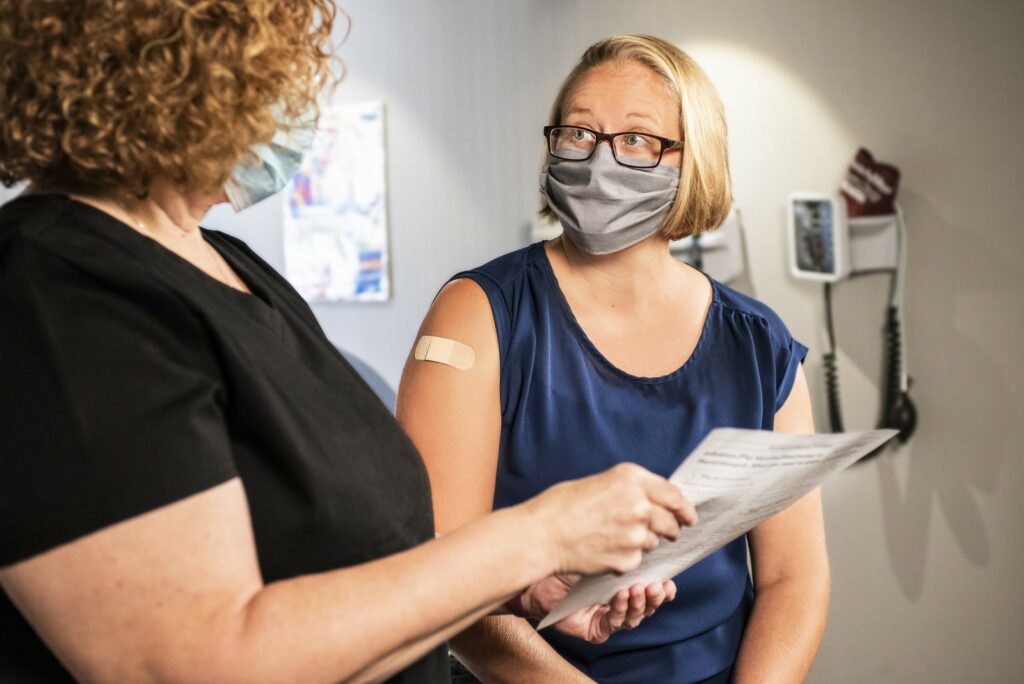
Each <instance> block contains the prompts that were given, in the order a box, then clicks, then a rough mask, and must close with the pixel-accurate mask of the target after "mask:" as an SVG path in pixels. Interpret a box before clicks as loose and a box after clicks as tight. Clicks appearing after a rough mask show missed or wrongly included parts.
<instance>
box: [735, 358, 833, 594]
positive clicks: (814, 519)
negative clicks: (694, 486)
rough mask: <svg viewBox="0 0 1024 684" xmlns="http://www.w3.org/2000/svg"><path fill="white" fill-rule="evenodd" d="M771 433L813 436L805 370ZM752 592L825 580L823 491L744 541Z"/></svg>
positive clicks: (778, 517) (778, 514) (776, 419)
mask: <svg viewBox="0 0 1024 684" xmlns="http://www.w3.org/2000/svg"><path fill="white" fill-rule="evenodd" d="M775 431H776V432H791V433H796V434H811V433H813V432H814V419H813V416H812V414H811V399H810V393H809V391H808V388H807V379H806V378H805V377H804V372H803V367H802V366H800V367H798V368H797V373H796V378H795V380H794V382H793V388H792V390H791V391H790V394H789V397H788V398H787V399H786V401H785V403H784V404H783V405H782V408H780V409H779V411H778V412H777V413H776V414H775ZM747 539H748V542H749V544H750V554H751V565H752V566H753V571H754V584H755V587H759V588H760V587H764V586H767V585H770V584H773V583H776V582H779V581H783V580H786V579H791V578H794V577H814V578H822V579H825V580H826V581H827V578H828V557H827V555H826V550H825V525H824V520H823V517H822V508H821V490H820V488H818V489H815V490H813V491H812V492H810V493H809V494H807V495H805V496H804V497H802V498H801V499H799V500H797V501H796V502H795V503H793V504H792V505H791V506H789V508H787V509H785V510H784V511H782V512H780V513H777V514H775V515H774V516H772V517H771V518H769V519H768V520H765V521H764V522H763V523H761V524H760V525H758V526H757V527H755V528H754V529H753V530H751V531H750V533H749V534H748V536H747Z"/></svg>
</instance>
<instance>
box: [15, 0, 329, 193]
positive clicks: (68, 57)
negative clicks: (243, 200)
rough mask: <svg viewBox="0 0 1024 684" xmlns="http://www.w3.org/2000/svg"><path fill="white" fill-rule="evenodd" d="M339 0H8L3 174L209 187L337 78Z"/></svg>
mask: <svg viewBox="0 0 1024 684" xmlns="http://www.w3.org/2000/svg"><path fill="white" fill-rule="evenodd" d="M335 15H336V10H335V7H334V3H333V1H332V0H2V2H0V45H2V46H3V48H2V50H0V181H2V182H3V183H4V184H5V185H8V186H9V185H12V184H14V183H16V182H19V181H30V182H32V183H35V184H37V185H40V186H45V187H47V188H50V189H56V190H63V191H70V192H91V193H106V192H113V191H117V190H122V191H128V192H131V193H134V194H136V195H138V196H140V197H142V196H144V195H145V194H146V193H147V191H148V190H149V188H150V186H151V184H152V182H153V181H154V180H155V179H156V178H166V179H168V180H170V181H171V182H172V183H174V184H175V185H176V186H178V187H180V188H181V189H183V190H186V191H214V190H215V189H218V188H220V187H221V186H223V184H224V182H225V180H226V179H227V178H228V176H229V174H230V172H231V170H232V168H233V167H234V165H235V164H237V163H238V162H239V161H241V160H243V159H246V158H247V157H248V156H249V155H250V154H251V153H250V149H251V147H252V146H253V145H254V144H257V143H266V142H269V141H270V139H271V138H272V137H273V135H274V133H275V132H276V131H277V130H278V128H280V127H281V126H282V125H285V126H287V125H289V124H288V123H286V122H290V121H296V120H298V119H299V117H301V116H303V115H307V114H308V113H309V112H310V111H314V112H315V111H316V104H317V101H318V94H319V93H320V91H321V89H322V88H323V87H325V86H327V85H329V84H331V83H333V81H334V80H335V79H334V76H333V73H332V70H331V63H332V61H333V59H334V57H333V50H332V46H331V43H330V37H331V28H332V23H333V21H334V18H335Z"/></svg>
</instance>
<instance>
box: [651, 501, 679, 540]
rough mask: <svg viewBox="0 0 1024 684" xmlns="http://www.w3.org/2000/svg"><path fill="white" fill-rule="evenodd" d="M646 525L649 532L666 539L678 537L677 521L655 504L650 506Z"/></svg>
mask: <svg viewBox="0 0 1024 684" xmlns="http://www.w3.org/2000/svg"><path fill="white" fill-rule="evenodd" d="M648 527H649V528H650V530H651V532H654V533H655V534H657V535H660V536H662V537H666V538H667V539H678V538H679V521H678V520H676V517H675V516H674V515H672V513H670V512H668V511H667V510H665V509H664V508H658V507H657V506H653V507H652V508H651V518H650V521H649V522H648Z"/></svg>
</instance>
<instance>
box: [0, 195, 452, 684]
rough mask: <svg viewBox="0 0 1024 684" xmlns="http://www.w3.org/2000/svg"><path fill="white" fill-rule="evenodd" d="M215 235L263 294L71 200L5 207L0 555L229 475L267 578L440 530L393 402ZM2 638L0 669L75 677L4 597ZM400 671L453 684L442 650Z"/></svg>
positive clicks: (8, 677)
mask: <svg viewBox="0 0 1024 684" xmlns="http://www.w3.org/2000/svg"><path fill="white" fill-rule="evenodd" d="M206 238H207V240H208V241H209V242H210V243H211V244H212V245H213V246H214V247H215V248H216V249H217V250H218V251H219V252H220V253H221V254H222V255H223V256H224V257H225V258H226V259H227V260H228V262H229V263H230V264H231V265H232V267H233V268H234V269H235V270H236V272H237V273H238V274H239V276H240V277H241V278H242V279H243V280H245V281H246V284H247V285H248V286H249V288H250V290H251V291H252V293H253V294H251V295H249V294H245V293H242V292H239V291H237V290H234V289H232V288H230V287H227V286H226V285H223V284H221V283H219V282H217V281H216V280H214V279H212V278H209V277H208V276H206V275H205V274H204V273H202V272H201V271H200V270H198V269H196V268H195V267H193V266H192V265H191V264H189V263H188V262H186V261H185V260H183V259H181V258H180V257H178V256H177V255H175V254H174V253H172V252H170V251H169V250H166V249H165V248H163V247H162V246H160V245H159V244H158V243H156V242H154V241H152V240H150V239H149V238H147V237H145V236H144V235H141V234H140V233H138V232H136V231H134V230H133V229H131V228H130V227H128V226H127V225H125V224H123V223H121V222H120V221H117V220H116V219H114V218H112V217H110V216H108V215H107V214H105V213H103V212H101V211H98V210H96V209H94V208H92V207H90V206H88V205H85V204H82V203H79V202H76V201H74V200H71V199H69V198H66V197H63V196H60V195H36V196H28V197H23V198H19V199H16V200H14V201H13V202H10V203H8V204H7V205H5V206H4V207H3V208H2V209H0V436H2V444H0V567H2V566H5V565H10V564H12V563H16V562H18V561H21V560H24V559H27V558H30V557H32V556H34V555H36V554H39V553H42V552H44V551H46V550H48V549H51V548H53V547H55V546H58V545H60V544H64V543H67V542H70V541H73V540H75V539H78V538H80V537H82V536H84V535H87V534H90V533H92V532H95V531H98V530H100V529H102V528H104V527H107V526H109V525H112V524H115V523H117V522H121V521H123V520H126V519H128V518H131V517H133V516H137V515H140V514H142V513H145V512H147V511H150V510H153V509H156V508H159V507H161V506H164V505H167V504H170V503H173V502H175V501H178V500H180V499H182V498H184V497H187V496H190V495H192V494H196V493H199V492H201V491H203V490H206V489H208V488H210V487H212V486H215V485H217V484H220V483H223V482H225V481H227V480H230V479H232V478H235V477H239V478H241V481H242V484H243V486H244V488H245V492H246V496H247V498H248V503H249V507H250V513H251V517H252V525H253V531H254V534H255V539H256V549H257V554H258V556H259V562H260V567H261V570H262V573H263V578H264V580H265V581H267V582H273V581H277V580H281V579H286V578H289V577H295V576H298V575H303V574H308V573H315V572H322V571H326V570H331V569H335V568H341V567H345V566H350V565H355V564H358V563H362V562H366V561H369V560H372V559H375V558H379V557H381V556H385V555H389V554H391V553H395V552H398V551H400V550H403V549H407V548H409V547H412V546H414V545H416V544H418V543H420V542H423V541H425V540H428V539H431V538H432V537H433V515H432V511H431V503H430V489H429V483H428V480H427V477H426V472H425V469H424V467H423V463H422V461H421V460H420V457H419V455H418V454H417V453H416V450H415V448H414V447H413V445H412V443H411V442H410V441H409V439H408V438H407V437H406V436H405V435H404V433H403V432H402V430H401V429H400V428H399V427H398V425H397V423H395V421H394V419H393V418H392V416H391V414H390V413H389V411H388V410H387V408H385V407H384V406H383V405H382V404H381V403H380V401H379V400H378V399H377V398H376V396H375V395H374V394H373V393H372V391H371V390H370V389H369V388H368V387H367V386H366V384H365V383H364V382H363V381H362V380H361V379H360V378H359V377H358V375H356V373H355V372H354V371H353V370H352V368H351V366H349V365H348V363H347V362H345V360H344V359H343V358H342V357H341V356H340V355H339V354H338V352H337V351H336V350H335V349H334V347H333V346H332V345H331V344H330V342H329V341H328V340H327V338H326V337H325V336H324V334H323V332H322V330H321V329H320V327H319V325H318V324H317V322H316V320H315V318H314V317H313V314H312V312H311V311H310V309H309V307H308V306H307V305H306V304H305V302H304V301H302V299H301V298H300V297H299V296H298V295H297V294H296V293H295V291H294V290H293V289H292V288H291V287H290V286H289V285H288V284H287V283H286V282H285V281H284V280H283V279H282V278H281V277H280V276H279V275H278V274H277V273H275V272H274V271H273V269H271V268H270V267H269V266H268V265H267V264H265V263H264V262H263V261H262V260H260V259H259V257H257V256H256V255H255V254H253V253H252V252H251V251H250V250H249V249H248V248H247V247H246V246H245V245H244V244H243V243H242V242H240V241H238V240H235V239H233V238H230V237H228V236H226V235H223V234H220V233H216V232H212V231H207V232H206ZM166 541H167V543H172V544H173V543H174V540H173V539H171V540H166ZM357 613H358V611H357ZM0 635H2V638H0V680H2V681H4V682H20V681H54V680H56V681H60V680H67V679H70V677H69V676H68V674H67V673H66V672H65V671H63V670H62V669H61V667H60V665H59V663H58V662H57V660H56V659H55V658H54V657H53V656H52V654H51V653H50V652H49V651H48V650H47V649H46V647H45V646H44V645H43V643H42V642H41V641H40V640H39V639H38V637H37V636H36V635H35V633H34V632H33V631H32V629H31V627H30V626H29V625H28V624H27V623H26V622H25V620H24V619H23V618H22V617H21V615H20V613H18V611H17V610H16V609H15V608H14V606H13V605H12V604H11V602H10V601H9V599H8V598H7V596H6V595H5V594H2V593H0ZM394 681H408V682H433V681H447V660H446V658H445V655H444V650H443V648H439V649H437V650H435V651H434V652H432V653H431V654H429V655H428V656H427V657H425V658H424V659H423V660H421V661H420V662H418V663H416V664H414V665H413V666H411V667H410V668H408V669H407V670H405V671H403V672H402V673H400V674H399V675H398V676H396V677H395V679H394Z"/></svg>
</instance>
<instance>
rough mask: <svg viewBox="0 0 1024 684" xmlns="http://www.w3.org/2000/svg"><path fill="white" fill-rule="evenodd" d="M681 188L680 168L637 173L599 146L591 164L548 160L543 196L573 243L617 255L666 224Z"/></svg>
mask: <svg viewBox="0 0 1024 684" xmlns="http://www.w3.org/2000/svg"><path fill="white" fill-rule="evenodd" d="M678 189H679V168H678V167H675V166H670V165H665V164H661V165H659V166H656V167H654V168H653V169H631V168H629V167H627V166H622V165H621V164H619V163H618V162H617V161H615V157H613V156H612V150H611V147H609V146H608V145H598V146H597V149H596V150H594V154H593V156H591V157H590V159H588V160H586V161H566V160H563V159H557V158H555V157H552V156H548V163H547V164H545V165H544V168H543V169H542V170H541V172H540V191H541V193H542V194H543V195H544V197H546V198H547V201H548V206H549V207H551V209H552V211H554V212H555V214H557V215H558V218H559V220H560V221H561V223H562V229H563V230H564V231H565V234H566V236H568V238H569V239H570V240H572V242H573V244H574V245H576V246H577V247H579V248H580V249H582V250H583V251H584V252H588V253H590V254H612V253H613V252H618V251H621V250H623V249H626V248H627V247H632V246H633V245H635V244H637V243H638V242H641V241H643V240H645V239H647V238H648V237H650V236H651V235H653V234H654V233H655V232H657V231H658V229H659V228H661V226H662V225H663V224H664V223H665V219H666V218H667V217H668V214H669V211H671V209H672V203H673V202H674V201H675V199H676V192H677V191H678Z"/></svg>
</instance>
